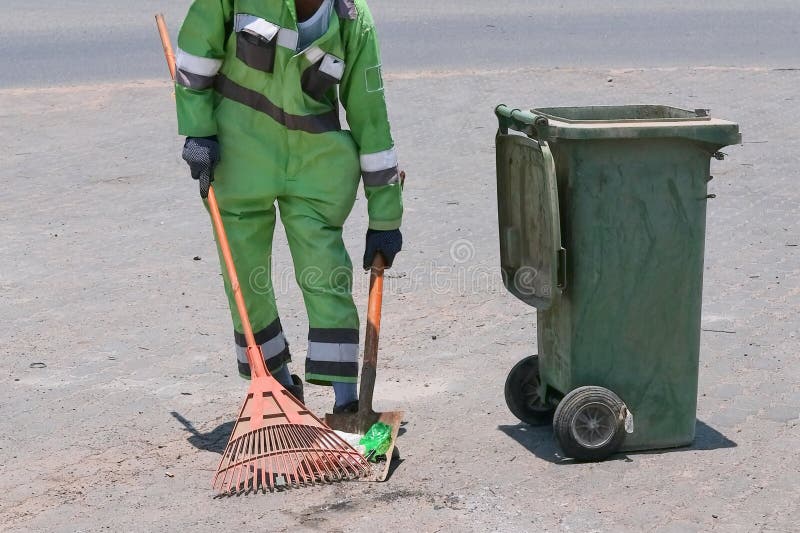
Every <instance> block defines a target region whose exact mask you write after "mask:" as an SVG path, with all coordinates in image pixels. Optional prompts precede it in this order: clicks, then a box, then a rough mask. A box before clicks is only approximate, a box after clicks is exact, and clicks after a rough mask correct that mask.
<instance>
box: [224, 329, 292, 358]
mask: <svg viewBox="0 0 800 533" xmlns="http://www.w3.org/2000/svg"><path fill="white" fill-rule="evenodd" d="M285 349H286V337H284V336H283V332H280V333H278V334H277V335H276V336H274V337H273V338H271V339H270V340H268V341H267V342H265V343H264V344H262V345H261V352H262V353H263V354H264V359H271V358H273V357H275V356H276V355H280V353H281V352H283V351H284V350H285ZM236 359H237V360H238V361H239V362H240V363H247V348H243V347H241V346H238V345H237V346H236Z"/></svg>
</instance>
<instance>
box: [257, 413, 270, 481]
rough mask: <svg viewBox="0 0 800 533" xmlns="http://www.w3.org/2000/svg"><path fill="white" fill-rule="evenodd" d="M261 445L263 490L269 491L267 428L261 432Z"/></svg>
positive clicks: (259, 440)
mask: <svg viewBox="0 0 800 533" xmlns="http://www.w3.org/2000/svg"><path fill="white" fill-rule="evenodd" d="M258 442H259V444H260V445H261V490H262V491H264V492H266V491H267V459H268V455H267V441H266V428H261V429H260V430H259V439H258Z"/></svg>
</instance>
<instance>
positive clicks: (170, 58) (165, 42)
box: [156, 13, 175, 81]
mask: <svg viewBox="0 0 800 533" xmlns="http://www.w3.org/2000/svg"><path fill="white" fill-rule="evenodd" d="M156 26H158V35H159V36H160V37H161V46H163V47H164V57H166V58H167V66H168V67H169V75H170V76H171V77H172V80H173V81H174V80H175V53H174V52H173V51H172V42H171V41H170V39H169V32H168V31H167V23H166V22H165V21H164V15H162V14H161V13H159V14H158V15H156Z"/></svg>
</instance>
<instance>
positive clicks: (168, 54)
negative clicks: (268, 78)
mask: <svg viewBox="0 0 800 533" xmlns="http://www.w3.org/2000/svg"><path fill="white" fill-rule="evenodd" d="M156 25H157V26H158V34H159V36H160V37H161V45H162V46H163V47H164V57H165V58H166V60H167V66H168V67H169V73H170V76H172V80H173V81H174V80H175V54H174V53H173V51H172V42H171V41H170V38H169V32H168V31H167V25H166V23H165V22H164V15H162V14H160V13H159V14H158V15H156ZM207 200H208V212H209V213H210V214H211V222H212V224H213V225H214V231H215V233H216V234H217V243H218V244H219V248H220V251H221V252H222V257H223V259H224V262H225V270H227V272H228V279H229V280H230V283H231V290H232V291H233V298H234V300H236V309H237V310H238V311H239V318H240V319H241V321H242V329H243V330H244V337H245V339H246V340H247V362H248V363H250V372H251V374H252V375H253V377H255V378H260V377H265V376H269V375H270V374H269V371H268V370H267V365H266V363H264V356H263V354H262V353H261V347H259V346H258V345H257V344H256V338H255V336H254V335H253V326H252V325H251V324H250V315H249V314H248V313H247V306H246V305H245V303H244V296H242V288H241V287H240V286H239V276H237V275H236V265H234V263H233V255H232V254H231V246H230V243H229V242H228V235H227V234H226V233H225V226H224V225H223V224H222V215H221V214H220V212H219V204H218V203H217V195H216V194H215V193H214V187H213V186H211V185H209V187H208V198H207Z"/></svg>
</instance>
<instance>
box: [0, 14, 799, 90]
mask: <svg viewBox="0 0 800 533" xmlns="http://www.w3.org/2000/svg"><path fill="white" fill-rule="evenodd" d="M111 4H113V8H110V7H109V3H104V4H102V7H101V6H100V5H98V4H97V3H96V2H91V1H86V0H65V1H59V2H55V1H52V0H51V1H47V2H39V3H38V4H37V5H34V6H32V5H31V2H28V1H25V0H5V1H4V2H3V6H2V8H0V12H1V13H2V15H3V18H2V20H0V87H12V86H36V85H61V84H77V83H84V82H90V81H92V82H95V81H108V80H122V79H126V80H127V79H142V78H156V77H158V76H162V75H163V73H164V68H163V65H162V61H161V57H160V49H159V44H158V39H157V38H156V36H155V33H154V29H153V20H152V15H153V14H154V13H155V12H157V11H163V12H164V13H165V14H166V16H167V20H168V23H169V24H170V26H171V27H172V30H173V32H175V31H177V28H178V26H179V23H180V21H181V20H182V17H183V16H184V14H185V11H186V9H187V7H188V5H189V2H188V1H180V2H179V1H175V0H162V1H155V0H139V1H136V2H122V1H117V2H113V3H111ZM431 4H432V3H431V2H430V1H424V0H408V1H403V2H394V1H391V0H372V2H370V5H371V7H372V10H373V12H374V14H375V17H376V20H377V23H378V27H379V30H380V34H381V39H382V42H383V50H384V64H385V66H386V69H387V71H398V70H402V71H413V70H417V69H426V70H428V69H485V68H498V67H501V68H502V67H512V66H519V65H524V66H539V67H652V66H659V67H666V66H700V65H703V66H767V67H776V68H800V33H799V32H800V4H798V3H797V2H795V1H792V0H769V1H765V2H749V1H743V0H711V1H707V2H690V1H686V0H684V1H681V2H666V1H663V0H657V1H654V2H640V1H637V0H599V1H590V0H563V1H559V2H533V1H528V0H510V1H504V2H503V3H502V8H501V7H498V4H496V3H494V2H487V1H485V0H484V1H481V0H461V1H454V0H448V1H446V2H435V5H431Z"/></svg>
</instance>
